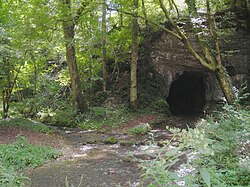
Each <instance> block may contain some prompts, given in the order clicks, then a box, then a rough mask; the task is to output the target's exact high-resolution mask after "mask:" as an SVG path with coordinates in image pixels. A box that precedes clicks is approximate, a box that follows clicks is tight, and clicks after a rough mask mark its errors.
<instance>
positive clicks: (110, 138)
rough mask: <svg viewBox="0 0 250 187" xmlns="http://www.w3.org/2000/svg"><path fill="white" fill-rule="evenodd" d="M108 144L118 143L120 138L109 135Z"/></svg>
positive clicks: (106, 141)
mask: <svg viewBox="0 0 250 187" xmlns="http://www.w3.org/2000/svg"><path fill="white" fill-rule="evenodd" d="M104 142H105V143H106V144H116V143H117V142H118V140H117V139H116V138H115V137H113V136H112V137H108V138H107V139H106V140H105V141H104Z"/></svg>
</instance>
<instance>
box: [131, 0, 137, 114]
mask: <svg viewBox="0 0 250 187" xmlns="http://www.w3.org/2000/svg"><path fill="white" fill-rule="evenodd" d="M137 8H138V0H134V13H135V16H134V17H133V20H132V55H131V88H130V105H131V108H132V110H135V111H136V110H137V108H138V103H137V60H138V17H137V14H138V12H137Z"/></svg>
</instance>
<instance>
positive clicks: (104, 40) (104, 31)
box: [102, 0, 108, 92]
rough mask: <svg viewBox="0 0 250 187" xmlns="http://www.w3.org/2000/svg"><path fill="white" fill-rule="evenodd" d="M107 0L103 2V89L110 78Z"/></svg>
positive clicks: (105, 88) (105, 89)
mask: <svg viewBox="0 0 250 187" xmlns="http://www.w3.org/2000/svg"><path fill="white" fill-rule="evenodd" d="M106 14H107V9H106V0H103V3H102V58H103V64H102V76H103V91H104V92H106V91H107V80H108V73H107V51H106V43H107V25H106Z"/></svg>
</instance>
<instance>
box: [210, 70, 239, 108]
mask: <svg viewBox="0 0 250 187" xmlns="http://www.w3.org/2000/svg"><path fill="white" fill-rule="evenodd" d="M215 75H216V77H217V80H218V81H219V84H220V87H221V90H222V92H223V94H224V96H225V98H226V101H227V103H228V104H234V101H235V100H236V96H235V93H234V91H233V85H232V82H231V79H230V77H229V75H228V73H227V71H226V69H225V68H224V67H223V66H220V67H219V68H218V69H217V70H216V71H215Z"/></svg>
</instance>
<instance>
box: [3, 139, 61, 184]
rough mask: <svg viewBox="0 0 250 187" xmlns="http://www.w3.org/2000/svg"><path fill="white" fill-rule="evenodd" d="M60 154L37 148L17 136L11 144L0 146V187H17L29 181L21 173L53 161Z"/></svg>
mask: <svg viewBox="0 0 250 187" xmlns="http://www.w3.org/2000/svg"><path fill="white" fill-rule="evenodd" d="M59 155H60V152H59V151H57V150H54V149H52V148H50V147H40V146H39V147H38V146H34V145H32V144H29V143H27V141H26V140H25V138H24V137H22V136H19V137H18V138H17V141H16V142H15V143H13V144H0V186H3V187H18V186H21V184H22V182H24V181H25V180H29V179H28V178H27V177H25V176H24V174H23V173H22V171H23V170H24V169H25V168H29V167H30V168H35V167H38V166H41V165H42V164H44V163H46V162H48V161H49V160H51V159H55V158H57V157H58V156H59Z"/></svg>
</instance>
